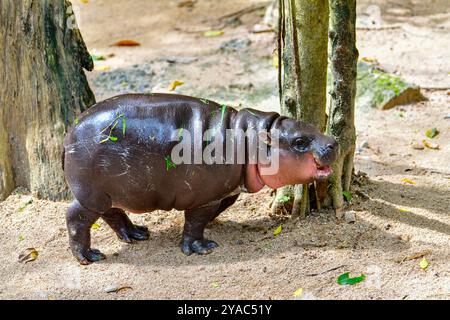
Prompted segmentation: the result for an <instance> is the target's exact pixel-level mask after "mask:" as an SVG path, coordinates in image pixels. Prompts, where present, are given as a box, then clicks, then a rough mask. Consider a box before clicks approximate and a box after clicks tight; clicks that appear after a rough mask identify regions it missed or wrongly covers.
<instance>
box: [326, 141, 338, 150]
mask: <svg viewBox="0 0 450 320" xmlns="http://www.w3.org/2000/svg"><path fill="white" fill-rule="evenodd" d="M337 146H338V144H337V143H336V142H334V143H330V144H329V145H327V149H328V150H334V149H336V148H337Z"/></svg>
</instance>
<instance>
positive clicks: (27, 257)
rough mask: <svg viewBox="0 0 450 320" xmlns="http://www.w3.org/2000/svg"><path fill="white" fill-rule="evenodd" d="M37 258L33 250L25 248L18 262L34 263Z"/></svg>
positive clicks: (35, 251)
mask: <svg viewBox="0 0 450 320" xmlns="http://www.w3.org/2000/svg"><path fill="white" fill-rule="evenodd" d="M38 256H39V253H38V252H37V250H36V249H35V248H27V249H25V250H24V251H23V252H22V253H21V254H20V255H19V262H22V263H28V262H31V261H34V260H36V259H37V257H38Z"/></svg>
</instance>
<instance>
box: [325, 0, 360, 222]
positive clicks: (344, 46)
mask: <svg viewBox="0 0 450 320" xmlns="http://www.w3.org/2000/svg"><path fill="white" fill-rule="evenodd" d="M330 8H331V19H330V21H331V25H330V32H329V37H330V42H331V53H330V55H331V74H332V77H333V87H332V90H331V104H330V110H329V118H328V124H327V132H328V133H329V134H330V135H332V136H334V137H335V138H336V140H337V141H338V142H339V145H340V151H341V153H340V156H339V158H338V160H337V161H336V163H335V164H334V165H333V171H334V172H333V174H332V176H331V177H330V179H329V186H328V194H329V197H328V199H327V203H326V204H329V205H330V204H332V206H333V208H334V209H335V211H336V213H337V215H338V216H340V214H341V208H342V206H343V202H344V201H343V196H342V192H343V191H349V189H350V183H351V178H352V174H353V158H354V153H355V140H356V133H355V125H354V123H355V121H354V119H355V96H356V73H357V62H358V50H357V49H356V28H355V24H356V0H330Z"/></svg>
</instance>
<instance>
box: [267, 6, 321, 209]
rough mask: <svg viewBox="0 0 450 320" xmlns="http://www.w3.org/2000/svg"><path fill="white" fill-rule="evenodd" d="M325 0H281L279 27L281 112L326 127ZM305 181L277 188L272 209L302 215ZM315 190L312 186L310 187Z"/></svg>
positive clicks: (306, 194) (306, 195)
mask: <svg viewBox="0 0 450 320" xmlns="http://www.w3.org/2000/svg"><path fill="white" fill-rule="evenodd" d="M328 8H329V6H328V0H280V7H279V12H280V13H279V28H278V57H279V59H280V60H281V61H280V63H279V75H278V78H279V88H280V104H281V113H282V114H283V115H286V116H289V117H293V118H297V119H301V120H303V121H306V122H309V123H312V124H314V125H316V126H317V127H318V128H319V129H320V130H322V131H325V127H326V114H325V107H326V84H327V59H328V25H329V9H328ZM308 189H309V187H308V185H306V184H305V185H303V186H302V185H299V186H288V187H284V188H280V189H278V190H277V193H276V196H275V199H274V202H273V205H272V213H273V214H274V215H280V214H283V213H291V214H292V216H293V217H304V216H305V213H306V212H307V211H309V208H310V206H309V190H308ZM313 190H315V188H314V189H313Z"/></svg>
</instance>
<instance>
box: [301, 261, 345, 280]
mask: <svg viewBox="0 0 450 320" xmlns="http://www.w3.org/2000/svg"><path fill="white" fill-rule="evenodd" d="M346 266H347V265H346V264H343V265H340V266H337V267H334V268H331V269H328V270H325V271H322V272H319V273H309V274H306V276H307V277H315V276H319V275H322V274H325V273H328V272H331V271H335V270H338V269H341V268H344V267H346Z"/></svg>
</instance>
